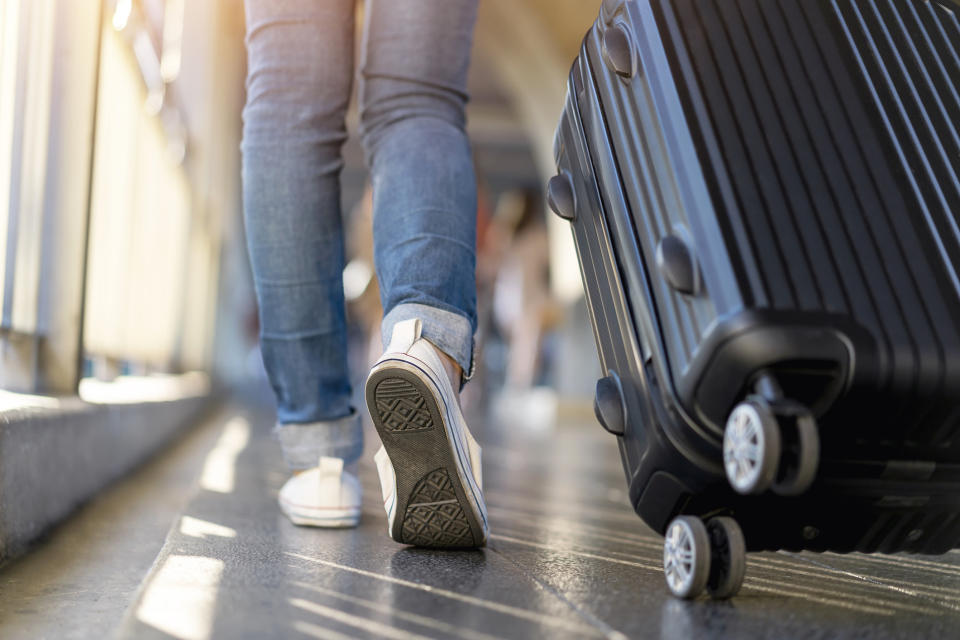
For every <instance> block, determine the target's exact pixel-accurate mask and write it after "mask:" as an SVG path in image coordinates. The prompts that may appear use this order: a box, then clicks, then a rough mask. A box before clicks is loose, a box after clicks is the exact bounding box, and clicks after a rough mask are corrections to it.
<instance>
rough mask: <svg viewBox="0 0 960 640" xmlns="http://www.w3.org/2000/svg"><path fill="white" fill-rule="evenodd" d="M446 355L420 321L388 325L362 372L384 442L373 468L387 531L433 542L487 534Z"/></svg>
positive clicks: (480, 538) (469, 541)
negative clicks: (382, 346)
mask: <svg viewBox="0 0 960 640" xmlns="http://www.w3.org/2000/svg"><path fill="white" fill-rule="evenodd" d="M445 358H446V356H445V355H444V354H443V352H441V351H439V350H438V349H437V348H436V347H434V346H433V344H431V343H430V342H428V341H427V340H426V339H424V338H421V337H420V321H419V320H416V319H414V320H406V321H404V322H400V323H398V324H397V325H396V326H395V327H394V329H393V337H392V339H391V341H390V346H389V347H387V350H386V352H385V353H384V355H383V356H382V357H381V358H380V360H378V361H377V363H376V364H375V365H374V367H373V369H372V370H371V371H370V375H369V377H368V378H367V386H366V400H367V407H368V408H369V410H370V415H371V416H372V417H373V424H374V426H375V427H376V428H377V432H378V433H379V434H380V440H381V441H382V442H383V447H381V449H380V451H378V452H377V455H376V462H377V471H378V472H379V474H380V487H381V489H382V490H383V500H384V508H385V509H386V511H387V520H388V525H389V531H390V537H392V538H393V539H394V540H396V541H397V542H400V543H403V544H411V545H417V546H421V547H433V548H476V547H481V546H483V545H484V544H486V541H487V533H488V530H487V508H486V505H485V504H484V501H483V493H482V484H483V482H482V477H481V471H480V446H479V445H478V444H477V443H476V441H475V440H474V439H473V437H472V436H471V435H470V431H469V430H468V429H467V424H466V422H465V421H464V419H463V414H462V413H461V411H460V403H459V398H458V394H457V392H456V391H455V390H454V385H453V384H452V383H451V380H450V377H449V375H448V372H449V371H450V363H447V362H445Z"/></svg>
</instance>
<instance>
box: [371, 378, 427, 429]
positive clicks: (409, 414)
mask: <svg viewBox="0 0 960 640" xmlns="http://www.w3.org/2000/svg"><path fill="white" fill-rule="evenodd" d="M376 397H377V411H378V412H379V413H380V419H381V421H382V422H383V426H384V428H385V429H387V430H388V431H390V432H392V433H410V432H416V431H430V430H431V429H433V418H432V417H431V416H430V411H429V410H428V409H427V403H426V400H425V399H424V397H423V396H422V395H421V394H420V392H419V391H418V390H417V388H416V387H414V386H413V385H412V384H410V383H409V382H407V381H406V380H403V379H401V378H390V379H387V380H384V381H383V382H381V383H380V384H378V385H377V391H376Z"/></svg>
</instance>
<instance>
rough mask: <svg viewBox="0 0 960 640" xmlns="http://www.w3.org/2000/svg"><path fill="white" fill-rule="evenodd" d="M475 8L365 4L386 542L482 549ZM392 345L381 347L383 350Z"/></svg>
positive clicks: (373, 380) (456, 0) (373, 390)
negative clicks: (472, 411) (470, 123)
mask: <svg viewBox="0 0 960 640" xmlns="http://www.w3.org/2000/svg"><path fill="white" fill-rule="evenodd" d="M476 8H477V7H476V0H369V2H368V6H367V10H368V18H367V25H366V34H365V47H364V50H365V59H364V63H363V66H362V77H363V87H362V92H361V121H362V125H363V135H364V147H365V151H366V155H367V161H368V164H369V165H370V169H371V175H372V179H373V204H374V220H373V225H374V228H373V232H374V246H375V262H376V268H377V276H378V278H379V281H380V290H381V298H382V300H383V308H384V313H385V316H384V320H383V339H384V340H383V341H384V346H385V353H384V355H383V356H382V357H381V358H380V360H378V361H377V363H376V364H375V365H374V367H373V369H372V370H371V372H370V376H369V377H368V379H367V386H366V401H367V406H368V408H369V409H370V412H371V416H372V417H373V422H374V426H375V427H376V429H377V432H378V434H379V436H380V439H381V441H382V442H383V448H382V449H381V450H380V452H379V453H377V456H376V462H377V470H378V471H379V473H380V481H381V489H382V490H383V495H384V506H385V508H386V510H387V518H388V522H389V530H390V535H391V537H393V539H394V540H396V541H398V542H403V543H406V544H414V545H420V546H428V547H478V546H482V545H483V544H485V542H486V539H487V535H488V529H487V515H486V507H485V505H484V502H483V495H482V488H481V484H482V479H481V473H480V448H479V446H477V443H476V442H475V441H474V440H473V438H472V437H471V436H470V432H469V430H468V429H467V425H466V422H465V421H464V419H463V414H462V412H461V410H460V407H459V399H458V389H459V384H460V380H459V376H458V375H455V374H456V372H458V371H459V370H460V369H461V368H462V369H463V370H465V371H469V370H470V367H471V365H472V344H473V332H474V330H475V329H476V275H475V269H476V212H477V195H476V182H475V176H474V172H473V163H472V160H471V156H470V147H469V144H468V142H467V136H466V133H465V131H464V126H465V117H464V106H465V104H466V101H467V95H466V79H467V68H468V66H469V60H470V48H471V42H472V36H473V25H474V22H475V19H476ZM388 342H389V344H388Z"/></svg>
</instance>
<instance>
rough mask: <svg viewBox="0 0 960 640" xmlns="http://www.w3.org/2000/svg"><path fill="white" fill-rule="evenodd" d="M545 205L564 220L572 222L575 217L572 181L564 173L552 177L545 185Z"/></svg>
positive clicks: (575, 208)
mask: <svg viewBox="0 0 960 640" xmlns="http://www.w3.org/2000/svg"><path fill="white" fill-rule="evenodd" d="M547 204H548V205H550V208H551V209H552V210H553V212H554V213H555V214H557V215H558V216H560V217H561V218H563V219H564V220H571V221H572V220H573V219H574V218H576V217H577V200H576V197H575V196H574V195H573V181H572V180H571V179H570V174H568V173H567V172H566V171H561V172H560V173H559V174H557V175H555V176H553V177H552V178H550V182H548V183H547Z"/></svg>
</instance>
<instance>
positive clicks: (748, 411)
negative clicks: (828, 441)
mask: <svg viewBox="0 0 960 640" xmlns="http://www.w3.org/2000/svg"><path fill="white" fill-rule="evenodd" d="M819 461H820V437H819V432H818V430H817V422H816V419H815V418H814V417H813V415H812V414H811V413H810V411H809V410H807V409H806V408H805V407H803V406H801V405H799V404H797V403H794V402H791V401H788V400H778V401H777V402H776V403H775V404H771V403H770V402H768V401H767V400H765V399H763V398H759V397H755V398H749V399H747V400H745V401H744V402H741V403H740V404H738V405H737V406H736V407H734V409H733V411H731V412H730V416H729V418H727V425H726V428H725V429H724V433H723V468H724V470H725V471H726V474H727V480H728V481H729V482H730V486H731V487H733V489H734V490H735V491H737V492H738V493H742V494H744V495H750V494H759V493H763V492H764V491H766V490H767V489H770V488H771V487H772V488H773V490H774V491H775V492H776V493H778V494H780V495H785V496H795V495H799V494H801V493H803V492H805V491H806V490H807V489H808V488H810V485H811V484H812V483H813V480H814V479H815V478H816V475H817V467H818V465H819Z"/></svg>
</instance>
